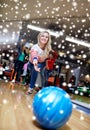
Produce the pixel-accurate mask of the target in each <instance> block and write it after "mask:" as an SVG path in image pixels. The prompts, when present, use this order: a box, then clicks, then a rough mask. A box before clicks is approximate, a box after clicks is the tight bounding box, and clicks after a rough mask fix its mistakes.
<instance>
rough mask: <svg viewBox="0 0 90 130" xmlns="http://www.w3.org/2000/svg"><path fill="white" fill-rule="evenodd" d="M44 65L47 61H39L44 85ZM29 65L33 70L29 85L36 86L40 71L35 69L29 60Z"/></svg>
mask: <svg viewBox="0 0 90 130" xmlns="http://www.w3.org/2000/svg"><path fill="white" fill-rule="evenodd" d="M44 66H45V62H43V63H38V67H39V68H40V74H41V81H42V86H43V80H44V74H43V68H44ZM28 67H29V68H30V71H31V78H30V86H29V87H30V88H34V87H35V83H36V79H37V75H38V72H37V71H36V70H35V69H34V65H33V64H32V63H30V62H29V65H28Z"/></svg>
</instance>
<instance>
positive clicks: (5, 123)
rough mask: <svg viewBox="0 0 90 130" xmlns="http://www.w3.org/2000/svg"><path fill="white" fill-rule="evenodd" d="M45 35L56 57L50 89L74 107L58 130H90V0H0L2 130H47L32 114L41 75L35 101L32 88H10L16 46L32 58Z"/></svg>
mask: <svg viewBox="0 0 90 130" xmlns="http://www.w3.org/2000/svg"><path fill="white" fill-rule="evenodd" d="M44 30H45V31H49V33H50V35H51V39H52V41H51V45H52V49H53V50H54V51H56V52H57V53H58V58H57V59H56V61H55V69H54V70H53V71H52V74H51V75H50V77H49V78H48V84H49V87H50V86H54V87H58V88H60V89H63V90H64V91H65V92H66V93H68V94H69V96H70V99H71V102H72V104H73V110H72V114H71V116H70V118H69V120H68V122H67V123H66V124H65V125H64V126H62V127H61V128H58V129H57V130H80V129H81V130H89V129H90V122H89V121H90V0H78V1H77V0H44V1H42V0H8V1H7V0H0V115H1V116H0V130H12V129H13V130H20V129H22V130H25V129H27V130H31V129H32V130H44V129H45V128H42V127H41V126H40V125H39V124H38V122H37V121H36V120H35V117H34V114H33V112H32V102H33V99H34V96H35V95H36V94H37V93H38V92H39V91H41V90H42V89H43V88H42V86H41V77H40V75H39V74H38V78H37V82H36V86H35V88H36V90H35V91H34V93H33V94H31V95H26V94H25V92H26V90H27V89H28V84H23V85H22V84H21V82H20V83H18V84H17V83H12V85H13V89H11V88H9V85H10V83H11V81H12V74H13V67H14V60H15V58H16V57H17V52H18V50H17V46H18V43H21V44H24V43H25V48H26V50H27V52H29V51H30V48H31V47H32V46H33V45H34V44H36V43H37V36H38V34H39V32H40V31H44ZM4 65H5V66H4ZM62 76H63V82H62V85H60V84H61V77H62ZM21 80H22V79H21ZM38 88H39V89H38Z"/></svg>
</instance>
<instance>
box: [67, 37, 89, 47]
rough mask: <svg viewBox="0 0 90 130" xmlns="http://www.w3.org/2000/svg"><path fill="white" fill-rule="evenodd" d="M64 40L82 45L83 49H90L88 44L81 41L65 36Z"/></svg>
mask: <svg viewBox="0 0 90 130" xmlns="http://www.w3.org/2000/svg"><path fill="white" fill-rule="evenodd" d="M65 40H66V41H69V42H73V43H76V44H79V45H82V46H85V47H90V43H87V42H85V41H81V40H79V39H76V38H74V37H69V36H66V39H65Z"/></svg>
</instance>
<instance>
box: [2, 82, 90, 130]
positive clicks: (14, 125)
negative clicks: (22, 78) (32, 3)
mask: <svg viewBox="0 0 90 130" xmlns="http://www.w3.org/2000/svg"><path fill="white" fill-rule="evenodd" d="M0 82H1V81H0ZM26 89H27V88H26V87H24V86H19V85H17V86H16V87H15V90H13V91H12V90H10V89H9V88H8V83H6V84H5V83H4V84H3V83H2V84H1V83H0V130H44V129H43V128H41V127H40V125H39V124H38V123H37V122H36V121H35V118H34V115H33V112H32V107H31V105H32V100H33V97H34V94H35V93H34V94H32V95H29V96H27V95H25V91H26ZM58 130H90V116H89V115H86V114H85V113H83V112H80V111H77V110H75V109H73V112H72V115H71V117H70V119H69V121H68V122H67V123H66V124H65V125H64V126H63V127H62V128H59V129H58Z"/></svg>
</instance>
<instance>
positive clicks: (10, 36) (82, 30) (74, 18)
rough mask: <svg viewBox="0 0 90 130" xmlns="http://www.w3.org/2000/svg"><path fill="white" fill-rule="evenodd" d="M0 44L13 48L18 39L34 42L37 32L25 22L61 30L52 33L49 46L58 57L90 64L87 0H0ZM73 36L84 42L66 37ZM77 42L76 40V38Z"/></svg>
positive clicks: (88, 2) (89, 0)
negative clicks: (72, 40)
mask: <svg viewBox="0 0 90 130" xmlns="http://www.w3.org/2000/svg"><path fill="white" fill-rule="evenodd" d="M0 13H1V14H0V47H1V51H2V50H5V49H8V50H10V49H14V48H15V46H16V44H17V43H18V41H19V40H20V39H22V38H26V40H27V42H30V43H34V44H35V43H36V42H37V38H36V37H37V34H38V33H39V31H35V30H32V29H29V28H27V25H29V24H30V25H34V26H37V27H41V28H45V29H50V30H52V31H54V32H55V31H58V32H60V31H61V32H63V35H61V36H60V37H54V36H52V47H53V49H54V50H56V51H58V53H59V55H60V59H61V60H64V61H69V62H71V63H74V64H78V65H79V66H80V65H83V66H86V65H89V64H90V46H89V47H86V46H85V44H86V43H88V44H89V45H90V0H44V1H43V0H0ZM66 36H69V37H74V38H76V39H77V40H78V41H79V40H81V41H83V42H84V45H83V46H82V45H80V44H76V43H73V42H70V41H67V40H66ZM79 42H80V41H79Z"/></svg>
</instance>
